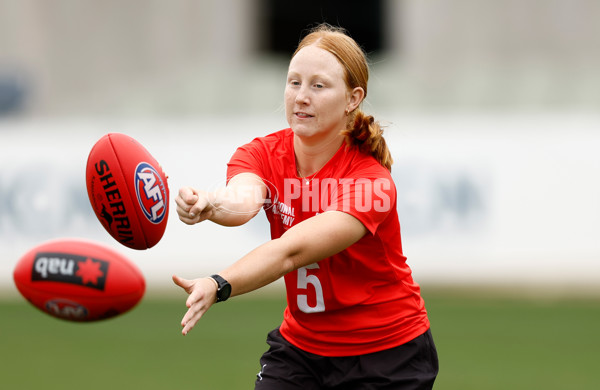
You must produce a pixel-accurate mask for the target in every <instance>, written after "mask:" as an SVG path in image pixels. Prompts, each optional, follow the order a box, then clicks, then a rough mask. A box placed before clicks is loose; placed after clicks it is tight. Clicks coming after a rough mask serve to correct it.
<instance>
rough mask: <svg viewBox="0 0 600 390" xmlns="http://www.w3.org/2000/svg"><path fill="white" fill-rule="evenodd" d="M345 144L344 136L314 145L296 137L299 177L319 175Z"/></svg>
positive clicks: (295, 150) (336, 135)
mask: <svg viewBox="0 0 600 390" xmlns="http://www.w3.org/2000/svg"><path fill="white" fill-rule="evenodd" d="M343 142H344V136H343V135H340V134H335V135H334V136H332V137H329V138H327V139H324V140H321V141H320V142H314V143H311V142H309V141H308V140H306V139H303V137H299V136H297V135H294V152H295V154H296V168H297V169H298V176H300V177H307V176H311V175H314V174H315V173H317V172H318V171H319V170H320V169H321V168H323V166H324V165H325V164H327V161H329V160H330V159H331V158H332V157H333V156H334V155H335V153H336V152H337V151H338V149H339V148H340V146H341V145H342V143H343Z"/></svg>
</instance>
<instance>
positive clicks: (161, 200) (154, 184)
mask: <svg viewBox="0 0 600 390" xmlns="http://www.w3.org/2000/svg"><path fill="white" fill-rule="evenodd" d="M135 194H136V195H137V198H138V202H139V203H140V207H141V208H142V211H143V212H144V215H145V216H146V218H148V220H149V221H150V222H152V223H155V224H157V223H160V222H161V221H162V220H163V219H164V218H165V215H166V214H167V205H166V204H165V200H166V199H167V192H166V189H165V184H164V183H163V181H162V179H161V177H160V175H159V174H158V172H156V170H155V169H154V167H153V166H152V165H150V164H148V163H146V162H142V163H139V164H138V166H137V168H136V169H135Z"/></svg>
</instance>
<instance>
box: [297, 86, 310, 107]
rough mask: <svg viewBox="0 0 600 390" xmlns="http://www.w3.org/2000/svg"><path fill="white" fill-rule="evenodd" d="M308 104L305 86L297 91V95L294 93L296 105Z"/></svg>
mask: <svg viewBox="0 0 600 390" xmlns="http://www.w3.org/2000/svg"><path fill="white" fill-rule="evenodd" d="M308 102H309V98H308V91H307V90H306V87H305V86H301V87H300V88H299V89H298V93H296V103H300V104H308Z"/></svg>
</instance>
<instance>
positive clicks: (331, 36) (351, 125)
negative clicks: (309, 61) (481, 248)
mask: <svg viewBox="0 0 600 390" xmlns="http://www.w3.org/2000/svg"><path fill="white" fill-rule="evenodd" d="M311 45H316V46H317V47H318V48H320V49H323V50H326V51H328V52H329V53H331V54H333V55H334V56H335V57H336V58H337V60H338V61H339V63H340V64H341V65H342V67H343V68H344V77H345V82H346V86H347V87H348V89H349V90H353V89H354V88H356V87H360V88H362V89H363V91H364V92H365V96H364V97H366V96H367V84H368V81H369V65H368V63H367V57H366V55H365V52H364V51H363V50H362V49H361V47H360V46H359V45H358V44H357V43H356V41H355V40H354V39H352V38H351V37H350V36H348V35H347V34H346V32H345V30H344V29H342V28H340V27H333V26H331V25H328V24H321V25H319V26H317V27H316V28H314V29H313V30H311V32H310V33H309V34H308V35H306V36H305V37H304V38H303V39H302V40H301V41H300V43H299V44H298V47H297V48H296V51H295V52H294V54H293V55H292V58H293V57H294V56H295V55H296V53H298V52H299V51H300V49H302V48H304V47H306V46H311ZM363 100H364V98H363ZM341 134H342V135H344V136H345V137H346V142H347V143H348V144H349V145H357V146H358V147H359V148H360V150H361V151H363V152H364V153H369V154H371V155H372V156H373V157H375V159H377V161H379V163H380V164H381V165H383V166H384V167H386V168H387V169H388V170H390V171H391V169H392V163H393V160H392V156H391V154H390V151H389V149H388V147H387V144H386V143H385V139H384V138H383V129H382V127H381V125H380V124H379V122H377V121H375V118H374V117H373V116H372V115H367V114H365V113H364V112H363V111H362V110H361V109H360V105H359V107H357V108H356V109H354V110H353V111H352V112H350V113H348V122H347V125H346V129H345V130H343V131H342V133H341Z"/></svg>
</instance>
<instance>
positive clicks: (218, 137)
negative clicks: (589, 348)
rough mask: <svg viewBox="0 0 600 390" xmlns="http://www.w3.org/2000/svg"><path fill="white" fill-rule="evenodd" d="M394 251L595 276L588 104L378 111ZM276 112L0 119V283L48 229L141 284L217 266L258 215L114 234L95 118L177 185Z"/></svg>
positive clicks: (548, 278)
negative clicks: (116, 258)
mask: <svg viewBox="0 0 600 390" xmlns="http://www.w3.org/2000/svg"><path fill="white" fill-rule="evenodd" d="M380 117H381V118H382V119H385V120H386V121H389V122H390V126H389V127H388V128H387V129H386V139H387V141H388V144H389V146H390V148H391V150H392V152H393V155H394V158H395V164H394V166H393V169H392V174H393V176H394V179H395V181H396V185H397V188H398V209H399V213H400V218H401V225H402V229H403V244H404V252H405V254H406V255H407V256H408V261H409V264H410V265H411V267H412V268H413V270H414V271H415V274H416V278H417V280H418V281H421V282H427V283H447V284H472V283H477V284H481V283H484V284H486V283H492V284H504V285H512V284H531V285H544V286H553V287H554V288H571V287H575V286H577V287H581V286H595V285H596V284H598V281H600V265H599V264H600V261H599V260H600V240H599V238H600V223H599V221H600V175H599V173H600V154H599V153H598V150H600V131H599V130H600V118H598V117H589V116H587V117H577V116H572V115H571V116H548V115H546V116H533V115H528V116H510V117H501V116H445V117H442V116H431V117H425V116H422V117H417V116H413V117H404V116H400V115H398V114H392V115H386V114H382V115H380ZM285 126H286V124H285V122H284V121H283V114H278V115H277V117H244V118H241V117H240V118H235V117H234V118H224V119H222V118H202V119H200V118H198V119H195V120H186V121H167V120H140V121H133V120H129V121H104V122H102V121H91V120H90V121H83V120H78V121H75V120H69V121H66V120H65V121H30V122H2V123H0V167H1V168H0V248H2V251H1V257H0V289H1V290H2V291H4V293H3V294H4V295H7V294H8V295H10V294H12V293H15V289H14V288H13V287H12V286H13V282H12V271H13V268H14V266H15V264H16V262H17V261H18V259H19V258H20V256H21V255H22V254H24V253H25V252H26V251H27V250H28V249H29V248H30V247H32V246H34V245H37V244H38V243H40V242H43V241H45V240H48V239H53V238H59V237H85V238H90V239H95V240H97V241H100V242H104V243H106V244H108V245H110V246H112V247H114V248H115V249H117V250H119V251H120V252H122V253H123V254H125V255H126V256H128V257H129V258H131V259H132V260H133V261H135V262H136V264H137V265H139V266H140V268H141V269H142V271H143V272H144V274H145V275H146V278H147V279H148V289H149V290H150V289H153V288H159V287H164V286H165V285H168V284H169V283H171V280H170V276H171V275H172V274H173V273H177V274H180V275H181V276H184V277H194V276H201V275H204V274H206V273H209V272H212V271H219V270H220V269H222V268H223V267H225V266H226V265H228V264H230V263H231V262H233V261H235V260H236V259H237V258H239V257H240V256H242V255H243V254H244V253H246V252H248V251H249V250H250V249H252V248H253V247H255V246H257V245H258V244H260V243H261V242H264V241H265V240H268V239H269V233H268V226H267V222H266V219H265V218H264V215H262V213H261V214H259V215H258V216H257V217H256V218H255V219H254V220H253V221H251V222H250V223H249V224H247V225H246V226H243V227H239V228H224V227H219V226H217V225H214V224H211V223H208V222H207V223H203V224H200V225H196V226H193V227H189V226H187V225H184V224H183V223H181V222H179V220H178V219H177V216H176V213H175V212H174V207H173V202H172V203H171V206H172V207H171V213H170V217H169V223H168V227H167V231H166V233H165V236H164V237H163V239H162V241H161V242H160V243H159V244H158V245H157V246H156V247H154V248H152V249H150V250H147V251H135V250H131V249H128V248H126V247H124V246H121V245H120V244H118V243H117V242H116V241H114V240H113V239H112V238H111V237H110V236H109V235H108V233H106V232H105V231H104V229H103V228H102V226H101V225H100V223H99V222H98V221H97V219H96V217H95V216H94V214H93V212H92V210H91V207H90V205H89V201H88V199H87V194H86V190H85V163H86V159H87V154H88V152H89V150H90V149H91V147H92V145H93V144H94V143H95V142H96V140H98V139H99V138H100V137H101V136H102V135H103V134H105V133H107V132H123V133H127V134H129V135H131V136H133V137H135V138H136V139H138V140H139V141H140V142H141V143H142V144H144V145H145V146H146V148H147V149H148V150H149V151H150V152H151V153H152V154H153V155H154V156H155V157H156V158H157V159H158V161H159V162H160V163H161V164H162V166H163V168H164V170H165V172H166V173H167V175H168V176H169V186H170V190H171V197H172V198H174V196H175V194H176V193H177V190H178V188H179V187H180V186H182V185H193V186H197V187H199V188H208V187H209V186H211V185H212V184H214V183H216V182H222V180H223V178H224V175H225V169H226V166H225V164H226V163H227V161H228V159H229V157H230V155H231V154H232V153H233V152H234V150H235V148H236V147H237V146H238V145H241V144H243V143H245V142H248V141H250V140H251V139H252V138H253V137H255V136H259V135H263V134H267V133H269V132H272V131H275V130H278V129H280V128H283V127H285Z"/></svg>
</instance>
